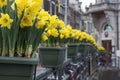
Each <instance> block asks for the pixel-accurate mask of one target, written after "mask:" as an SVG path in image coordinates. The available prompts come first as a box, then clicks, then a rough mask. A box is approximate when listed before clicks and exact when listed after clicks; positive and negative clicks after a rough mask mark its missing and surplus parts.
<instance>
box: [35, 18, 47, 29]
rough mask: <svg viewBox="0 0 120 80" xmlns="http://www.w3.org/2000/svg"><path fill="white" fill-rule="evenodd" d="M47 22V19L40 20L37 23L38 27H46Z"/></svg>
mask: <svg viewBox="0 0 120 80" xmlns="http://www.w3.org/2000/svg"><path fill="white" fill-rule="evenodd" d="M46 23H47V22H46V21H45V20H39V21H38V22H37V24H36V28H38V29H39V28H43V27H45V25H46Z"/></svg>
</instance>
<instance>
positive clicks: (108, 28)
mask: <svg viewBox="0 0 120 80" xmlns="http://www.w3.org/2000/svg"><path fill="white" fill-rule="evenodd" d="M104 31H112V27H111V26H110V25H108V24H107V25H105V27H104Z"/></svg>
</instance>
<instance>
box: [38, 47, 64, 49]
mask: <svg viewBox="0 0 120 80" xmlns="http://www.w3.org/2000/svg"><path fill="white" fill-rule="evenodd" d="M39 49H66V47H39Z"/></svg>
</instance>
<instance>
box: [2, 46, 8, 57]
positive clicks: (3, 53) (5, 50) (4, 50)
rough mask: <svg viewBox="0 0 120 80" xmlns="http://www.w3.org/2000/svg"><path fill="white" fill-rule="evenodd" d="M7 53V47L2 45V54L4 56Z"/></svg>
mask: <svg viewBox="0 0 120 80" xmlns="http://www.w3.org/2000/svg"><path fill="white" fill-rule="evenodd" d="M6 55H7V48H5V47H3V48H2V56H6Z"/></svg>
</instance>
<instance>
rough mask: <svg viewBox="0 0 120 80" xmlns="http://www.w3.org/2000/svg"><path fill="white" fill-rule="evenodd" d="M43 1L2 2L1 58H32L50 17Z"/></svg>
mask: <svg viewBox="0 0 120 80" xmlns="http://www.w3.org/2000/svg"><path fill="white" fill-rule="evenodd" d="M41 6H42V0H0V13H1V14H0V56H10V57H13V56H16V57H17V56H19V57H32V56H34V53H35V52H36V49H37V47H38V45H39V43H40V37H41V35H42V33H43V32H44V30H45V28H46V23H47V20H48V17H47V18H46V16H49V15H48V14H47V13H43V10H41Z"/></svg>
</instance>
